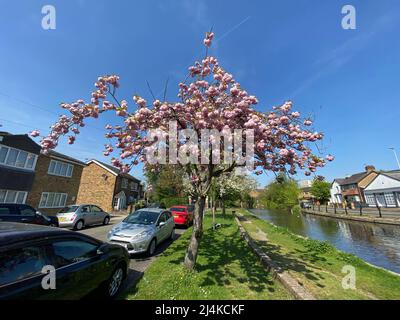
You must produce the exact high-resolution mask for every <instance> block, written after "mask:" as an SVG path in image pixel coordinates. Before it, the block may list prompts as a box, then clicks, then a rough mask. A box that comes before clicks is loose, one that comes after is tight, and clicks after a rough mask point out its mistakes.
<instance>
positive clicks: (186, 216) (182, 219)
mask: <svg viewBox="0 0 400 320" xmlns="http://www.w3.org/2000/svg"><path fill="white" fill-rule="evenodd" d="M170 210H171V213H172V215H173V217H174V223H175V225H181V226H186V227H188V226H190V225H191V224H192V223H193V213H194V206H193V205H187V206H173V207H171V208H170Z"/></svg>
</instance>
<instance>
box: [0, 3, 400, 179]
mask: <svg viewBox="0 0 400 320" xmlns="http://www.w3.org/2000/svg"><path fill="white" fill-rule="evenodd" d="M0 4H1V6H2V10H1V12H0V41H1V44H0V123H1V124H2V125H3V127H2V130H7V131H10V132H13V133H21V132H28V131H31V130H32V129H35V128H38V129H41V131H43V132H46V129H47V128H48V126H49V125H50V124H51V123H53V122H54V120H56V118H57V115H58V114H59V113H60V109H59V103H60V102H62V101H66V102H69V101H74V100H76V99H78V98H84V99H89V94H90V92H91V90H92V88H93V83H94V81H95V80H96V79H97V77H98V76H99V75H102V74H114V73H115V74H118V75H120V77H121V84H122V88H121V90H120V93H119V97H121V98H127V99H128V100H130V98H131V97H132V95H133V94H136V93H139V94H141V95H143V96H144V97H146V98H149V99H150V94H149V91H148V89H147V85H146V80H147V81H149V83H150V84H151V87H152V89H153V91H154V92H155V93H156V94H159V93H161V92H162V90H163V88H164V84H165V81H166V79H167V78H169V79H170V82H169V89H168V95H167V96H168V97H169V98H170V99H174V98H175V96H176V92H177V90H176V84H177V83H178V82H179V81H181V80H182V79H183V78H184V76H185V72H186V70H187V67H188V66H189V65H190V64H191V63H192V62H193V61H194V60H195V59H198V58H200V57H201V56H202V55H203V54H204V49H203V46H202V39H203V37H204V32H205V31H207V30H209V29H210V27H211V26H213V30H214V31H215V33H216V41H215V42H214V45H213V47H212V49H211V54H213V55H215V56H217V57H218V58H219V60H220V61H221V63H222V64H223V65H224V67H225V69H227V70H228V71H229V72H231V73H233V75H234V76H235V78H236V79H237V80H238V81H239V82H240V83H241V84H242V86H243V87H244V88H245V89H246V90H247V91H248V92H249V93H251V94H254V95H256V96H257V97H258V99H259V101H260V103H259V105H258V108H259V110H262V111H266V110H269V109H270V108H271V106H273V105H278V104H281V103H282V102H284V101H285V100H287V99H292V100H293V101H294V104H295V109H297V110H299V111H301V112H302V113H303V114H304V115H310V114H312V115H313V116H314V117H315V128H316V129H318V130H321V131H323V132H324V133H325V141H324V143H323V147H324V150H325V151H326V152H327V153H332V154H333V155H335V157H336V160H335V161H334V162H333V163H330V164H329V165H328V166H327V167H326V168H324V169H322V170H320V172H319V173H320V174H322V175H324V176H326V177H327V178H328V179H333V178H335V177H342V176H344V175H346V174H350V173H354V172H359V171H362V170H363V167H364V165H365V164H374V165H375V166H376V167H377V168H378V169H395V168H396V162H395V158H394V156H393V153H392V151H390V150H389V149H388V147H396V148H397V149H398V151H399V152H400V140H399V132H398V130H399V125H398V123H399V116H400V108H399V107H400V106H399V101H400V90H399V84H400V81H399V74H400V43H399V34H400V19H399V18H400V10H399V9H400V2H399V1H398V0H379V1H378V0H362V1H356V0H351V1H349V0H347V1H341V0H329V1H320V0H296V1H295V0H279V1H278V0H268V1H251V2H250V1H232V0H230V1H195V0H170V1H166V0H164V1H161V0H160V1H155V0H150V1H149V0H146V1H122V0H119V1H105V0H97V1H89V0H88V1H84V0H68V1H66V0H64V1H53V0H49V1H45V2H44V1H33V0H25V1H23V0H20V1H3V0H2V1H0ZM46 4H52V5H54V6H55V8H56V13H57V28H56V30H47V31H46V30H43V29H42V28H41V19H42V16H43V15H42V13H41V8H42V6H43V5H46ZM345 4H352V5H353V6H354V7H355V8H356V10H357V11H356V12H357V29H356V30H344V29H342V28H341V19H342V17H343V15H342V13H341V8H342V7H343V5H345ZM131 105H132V106H133V104H131ZM110 119H113V117H112V116H106V117H105V118H103V119H100V120H98V121H90V123H89V125H88V126H87V127H86V128H85V129H84V130H83V133H84V134H82V135H81V136H80V137H79V138H78V140H77V142H76V144H75V145H73V146H68V145H66V144H65V143H62V144H61V145H60V147H59V148H58V151H60V152H64V153H67V154H69V155H71V156H75V157H76V158H79V159H82V160H85V159H90V158H97V159H100V160H105V161H109V159H108V158H105V157H103V156H102V150H103V144H104V143H106V139H105V138H104V137H103V131H102V128H103V127H104V125H105V124H106V123H108V122H109V120H110ZM132 173H133V174H134V175H136V176H138V177H141V176H142V169H141V167H140V166H139V167H137V168H134V169H133V171H132ZM271 178H272V176H262V177H259V178H258V179H259V181H260V184H261V185H264V184H265V183H266V182H268V181H269V180H270V179H271ZM298 178H299V179H302V178H304V176H302V175H298Z"/></svg>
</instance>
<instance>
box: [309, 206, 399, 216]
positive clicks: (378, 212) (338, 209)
mask: <svg viewBox="0 0 400 320" xmlns="http://www.w3.org/2000/svg"><path fill="white" fill-rule="evenodd" d="M302 209H312V210H313V211H316V212H325V213H333V214H346V215H359V216H374V217H379V218H382V217H384V216H385V217H394V218H396V217H398V218H400V208H398V207H393V208H386V207H380V206H376V207H365V206H362V205H361V206H357V207H356V208H354V209H350V208H347V207H343V206H338V205H320V206H318V205H313V206H311V208H302Z"/></svg>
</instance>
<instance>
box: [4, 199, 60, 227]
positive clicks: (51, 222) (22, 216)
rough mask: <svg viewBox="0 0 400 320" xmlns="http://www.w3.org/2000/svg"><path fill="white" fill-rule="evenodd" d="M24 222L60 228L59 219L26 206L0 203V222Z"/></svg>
mask: <svg viewBox="0 0 400 320" xmlns="http://www.w3.org/2000/svg"><path fill="white" fill-rule="evenodd" d="M3 221H4V222H22V223H31V224H40V225H44V226H51V227H58V219H57V217H49V216H46V215H44V214H43V213H40V212H39V211H37V210H35V208H33V207H31V206H28V205H26V204H16V203H0V222H3Z"/></svg>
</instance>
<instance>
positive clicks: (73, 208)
mask: <svg viewBox="0 0 400 320" xmlns="http://www.w3.org/2000/svg"><path fill="white" fill-rule="evenodd" d="M78 208H79V206H67V207H64V208H62V209H61V210H60V211H58V213H70V212H75V211H76V209H78Z"/></svg>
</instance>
